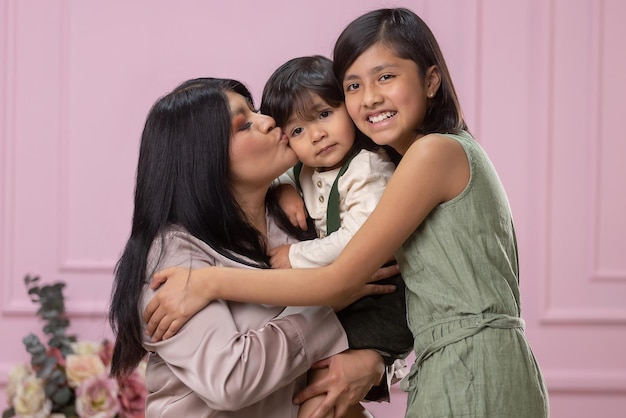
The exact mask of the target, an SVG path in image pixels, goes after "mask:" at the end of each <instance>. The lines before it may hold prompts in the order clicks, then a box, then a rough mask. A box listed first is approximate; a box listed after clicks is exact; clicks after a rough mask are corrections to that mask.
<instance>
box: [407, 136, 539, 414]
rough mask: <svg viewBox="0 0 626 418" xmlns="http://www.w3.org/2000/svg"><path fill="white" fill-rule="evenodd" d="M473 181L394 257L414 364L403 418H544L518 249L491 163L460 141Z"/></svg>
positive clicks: (475, 148)
mask: <svg viewBox="0 0 626 418" xmlns="http://www.w3.org/2000/svg"><path fill="white" fill-rule="evenodd" d="M447 136H449V137H450V138H452V139H454V140H456V141H458V142H459V143H460V144H461V145H462V146H463V149H464V150H465V153H466V155H467V158H468V161H469V165H470V179H469V183H468V185H467V187H466V188H465V190H464V191H463V192H461V194H460V195H458V196H457V197H455V198H454V199H452V200H450V201H448V202H445V203H443V204H441V205H439V206H437V207H436V208H435V209H434V210H433V211H432V212H431V213H430V214H429V215H428V217H427V218H426V219H425V220H424V222H423V223H422V224H421V225H420V226H419V228H418V229H417V230H416V231H415V232H414V233H413V234H412V235H411V237H409V239H408V240H407V241H406V242H405V243H404V244H403V245H402V247H401V248H400V249H399V250H398V251H397V252H396V258H397V260H398V263H399V265H400V267H401V271H402V276H403V277H404V280H405V282H406V298H407V317H408V324H409V327H410V328H411V331H412V332H413V336H414V337H415V341H414V350H415V355H416V361H415V363H414V364H413V366H412V368H411V372H410V373H409V375H408V377H407V378H405V380H404V381H403V384H402V386H403V389H404V390H406V391H408V392H409V393H408V404H407V412H406V417H411V418H413V417H419V418H434V417H496V418H503V417H528V418H542V417H547V416H548V414H549V412H548V395H547V391H546V387H545V383H544V380H543V377H542V374H541V371H540V369H539V367H538V365H537V362H536V360H535V358H534V355H533V353H532V351H531V349H530V346H529V345H528V342H527V340H526V337H525V335H524V323H523V321H522V319H521V318H520V297H519V281H518V258H517V242H516V238H515V231H514V228H513V221H512V216H511V210H510V208H509V203H508V200H507V197H506V194H505V192H504V189H503V187H502V184H501V183H500V180H499V178H498V175H497V173H496V171H495V169H494V167H493V165H492V164H491V162H490V161H489V158H488V157H487V155H486V154H485V152H484V151H483V150H482V148H481V147H480V145H479V144H478V143H477V142H475V141H474V139H473V138H472V137H471V136H470V135H469V134H468V133H467V132H461V134H459V135H447Z"/></svg>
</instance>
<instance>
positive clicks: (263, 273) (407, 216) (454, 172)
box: [147, 135, 470, 333]
mask: <svg viewBox="0 0 626 418" xmlns="http://www.w3.org/2000/svg"><path fill="white" fill-rule="evenodd" d="M469 174H470V172H469V164H468V161H467V157H466V155H465V152H464V150H463V148H462V146H461V145H460V144H459V143H458V142H456V141H455V140H453V139H450V138H447V137H444V136H440V135H427V136H425V137H423V138H421V139H419V140H417V141H416V142H415V143H413V145H411V146H410V147H409V149H408V150H407V152H406V154H405V155H404V157H403V158H402V161H401V162H400V164H399V165H398V167H397V169H396V171H395V173H394V175H393V176H392V178H391V180H390V181H389V184H388V186H387V188H386V190H385V192H384V193H383V196H382V197H381V200H380V202H379V203H378V205H377V207H376V209H375V210H374V211H373V212H372V214H371V215H370V217H369V218H368V219H367V221H366V222H365V223H364V224H363V226H362V227H361V228H360V229H359V231H358V232H357V233H356V234H355V236H354V238H353V239H352V240H350V242H349V243H348V245H347V246H346V248H345V249H344V250H343V251H342V252H341V254H340V255H339V257H338V258H337V260H335V261H334V262H333V263H332V264H330V265H328V266H325V267H320V268H311V269H290V270H270V269H268V270H247V269H233V268H226V267H214V268H207V269H202V270H195V271H193V273H192V274H191V276H190V278H189V281H190V282H189V286H191V287H192V289H193V292H189V293H193V294H194V296H195V297H201V298H203V299H204V300H205V303H206V301H209V300H214V299H226V300H236V301H240V302H254V303H266V304H272V305H336V306H340V305H342V304H345V303H346V301H353V300H356V299H358V298H359V297H361V296H364V295H365V294H368V293H367V292H369V294H372V293H376V290H374V291H372V289H368V288H367V287H364V284H366V283H368V282H369V281H371V280H372V279H371V278H372V275H373V273H374V272H375V271H376V270H377V269H378V267H379V266H381V265H383V264H384V263H385V261H387V260H388V259H389V258H390V257H391V255H392V254H393V252H394V251H395V250H396V249H397V248H398V247H400V245H401V244H402V243H403V242H404V241H405V240H406V239H407V238H408V237H409V236H410V235H411V234H412V233H413V232H414V231H415V230H416V229H417V227H418V226H419V225H420V224H421V223H422V221H423V220H424V219H425V218H426V216H428V214H429V213H430V212H431V210H432V209H433V208H435V207H436V206H437V205H439V204H440V203H443V202H446V201H448V200H450V199H452V198H454V197H455V196H457V195H458V194H459V193H461V191H463V189H464V188H465V187H466V185H467V183H468V181H469ZM167 274H168V273H167V272H165V273H159V274H157V276H156V277H157V278H158V277H159V275H161V278H163V276H165V277H167ZM370 286H373V285H370ZM364 289H366V290H364ZM379 293H380V292H379ZM151 309H152V310H151V312H149V313H150V314H151V315H147V317H148V318H150V320H149V327H152V329H157V326H159V325H158V324H159V323H160V322H161V320H162V319H163V320H164V323H163V324H161V325H160V327H161V330H160V331H162V332H163V333H165V332H166V331H167V329H168V327H169V323H171V322H172V318H169V317H168V315H169V314H168V313H167V312H166V311H165V310H164V309H161V307H156V308H155V307H154V305H153V306H152V307H151ZM152 314H153V315H152ZM168 321H169V322H168Z"/></svg>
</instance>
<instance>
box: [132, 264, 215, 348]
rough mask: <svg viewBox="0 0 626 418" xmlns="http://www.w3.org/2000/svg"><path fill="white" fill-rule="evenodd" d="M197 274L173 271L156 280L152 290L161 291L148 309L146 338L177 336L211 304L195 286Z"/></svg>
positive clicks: (161, 272) (145, 312) (162, 272)
mask: <svg viewBox="0 0 626 418" xmlns="http://www.w3.org/2000/svg"><path fill="white" fill-rule="evenodd" d="M194 272H195V270H191V269H189V268H183V267H171V268H168V269H165V270H161V271H159V272H157V273H156V274H155V275H154V276H153V277H152V283H151V284H150V288H152V289H157V288H159V290H158V292H156V294H155V295H154V297H153V298H152V300H150V302H149V303H148V305H147V306H146V309H145V310H144V313H143V320H144V321H145V322H146V323H147V328H146V334H147V335H148V336H150V337H152V339H153V341H160V340H165V339H167V338H170V337H171V336H173V335H175V334H176V333H177V332H178V330H179V329H180V327H182V326H183V325H184V324H185V322H187V321H188V320H189V318H191V317H192V316H194V315H195V314H196V313H198V312H199V311H200V310H201V309H202V308H204V307H205V306H206V305H208V304H209V302H210V301H211V300H210V299H208V298H207V297H206V296H205V295H204V292H203V291H202V289H200V288H198V286H194V283H195V279H194ZM196 274H197V273H196ZM196 279H197V278H196Z"/></svg>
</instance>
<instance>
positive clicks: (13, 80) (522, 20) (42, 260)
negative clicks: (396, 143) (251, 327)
mask: <svg viewBox="0 0 626 418" xmlns="http://www.w3.org/2000/svg"><path fill="white" fill-rule="evenodd" d="M381 6H406V7H409V8H411V9H413V10H415V11H416V12H417V13H418V14H420V15H421V16H422V17H423V18H424V19H425V20H426V21H427V22H428V23H429V24H430V26H431V28H432V29H433V31H434V32H435V34H436V36H437V37H438V39H439V41H440V43H441V46H442V49H443V51H444V54H445V55H446V57H447V59H448V64H449V66H450V69H451V72H452V75H453V78H454V80H455V83H456V86H457V89H458V91H459V94H460V96H461V101H462V103H463V105H464V107H465V112H466V116H467V119H468V122H469V125H470V127H471V129H472V131H473V132H474V134H475V135H476V136H477V138H478V139H479V141H480V142H481V143H483V145H484V146H485V147H486V149H487V150H488V152H489V153H490V155H491V157H492V159H493V160H494V163H495V165H496V167H497V168H498V170H499V172H500V175H501V177H502V180H503V182H504V184H505V186H506V187H507V190H508V193H509V197H510V200H511V204H512V207H513V212H514V216H515V220H516V224H517V230H518V236H519V244H520V254H521V255H520V257H521V272H522V275H521V283H522V284H521V286H522V303H523V316H524V317H525V319H526V322H527V334H528V337H529V339H530V341H531V343H532V344H533V347H534V350H535V352H536V355H537V358H538V360H539V362H540V364H541V366H542V367H543V370H544V372H545V376H546V379H547V383H548V387H549V391H550V395H551V409H552V416H553V417H556V418H564V417H568V418H586V417H590V416H602V417H608V418H610V417H623V416H624V411H625V410H626V355H624V353H625V352H626V259H625V258H624V256H623V252H624V244H623V237H624V236H626V220H625V217H624V213H626V193H625V190H626V189H625V181H624V179H626V165H625V164H624V163H623V159H624V156H626V141H624V139H625V138H624V133H623V126H622V125H623V120H624V110H623V109H624V105H623V98H624V97H626V48H624V45H623V43H624V40H625V39H626V29H625V28H624V24H623V22H624V21H625V20H626V3H625V2H623V1H621V0H527V1H501V0H456V1H453V0H449V1H445V2H442V1H437V0H415V1H385V0H383V1H381V0H351V1H341V2H337V1H335V0H316V1H309V2H294V1H289V0H273V1H266V2H257V1H255V0H248V1H240V2H220V3H219V5H218V4H215V3H214V2H205V1H200V0H198V1H191V0H179V1H177V2H167V1H163V0H161V1H154V0H142V1H132V2H127V1H120V0H115V1H107V2H103V1H95V0H84V1H71V0H0V97H1V100H0V179H1V180H0V196H1V197H2V200H1V204H0V237H1V238H0V292H1V293H0V335H2V340H3V344H2V348H1V349H0V390H3V389H4V386H5V385H6V381H7V373H8V370H9V368H10V367H11V366H12V365H13V364H15V363H16V362H18V361H24V360H26V358H27V356H26V353H25V351H24V349H23V346H22V343H21V338H22V337H23V336H24V335H25V334H26V333H27V332H30V331H31V330H32V331H37V330H39V329H40V325H39V324H38V323H37V322H36V321H35V319H34V317H33V312H34V306H33V305H32V304H31V303H30V301H29V300H28V298H27V297H26V294H25V291H24V287H23V285H22V278H23V277H24V275H25V274H27V273H31V274H39V275H41V276H42V277H43V278H44V279H45V280H48V281H56V280H64V281H66V282H67V283H68V288H67V291H66V294H67V304H68V309H69V311H70V313H71V318H72V323H73V328H72V331H74V332H75V333H78V334H79V335H80V336H81V337H82V338H92V339H98V338H102V337H103V336H108V335H110V331H109V329H108V326H107V325H106V321H105V317H104V312H105V310H106V306H107V302H108V298H109V293H110V286H111V280H112V271H113V266H114V263H115V261H116V259H117V258H118V256H119V254H120V250H121V248H122V245H123V243H124V242H125V239H126V237H127V235H128V232H129V224H130V216H131V209H132V207H131V205H132V202H131V199H132V189H133V176H134V170H135V163H136V159H137V149H138V140H139V135H140V131H141V129H142V124H143V121H144V117H145V115H146V113H147V111H148V108H149V106H150V105H151V104H152V103H153V101H154V100H155V99H156V98H157V97H158V96H159V95H161V94H163V93H165V92H166V91H167V90H169V89H171V88H172V87H174V86H175V85H176V84H177V83H178V82H180V81H182V80H184V79H187V78H191V77H196V76H205V75H207V76H227V77H231V78H236V79H241V80H243V81H245V82H246V83H247V84H248V85H249V86H250V87H251V89H252V91H253V92H254V94H255V96H256V97H257V99H258V98H259V97H260V92H261V90H262V87H263V83H264V81H265V80H266V79H267V77H268V76H269V75H270V74H271V72H272V71H273V70H274V69H275V68H276V67H277V66H278V65H280V64H281V63H283V62H284V61H285V60H287V59H289V58H292V57H294V56H297V55H309V54H316V53H319V54H324V55H330V52H331V49H332V45H333V43H334V40H335V38H336V37H337V35H338V34H339V32H340V31H341V29H342V28H343V27H344V26H345V25H346V24H347V23H348V22H349V21H351V20H352V19H353V18H355V17H356V16H358V15H360V14H362V13H363V12H365V11H367V10H369V9H373V8H378V7H381ZM396 390H397V392H396V393H394V402H393V403H392V404H391V405H388V404H384V405H375V406H374V407H373V408H372V409H373V410H375V411H377V412H378V416H379V417H385V418H388V417H389V418H394V417H401V416H402V415H403V398H404V395H403V394H402V393H401V392H399V389H397V388H396ZM3 407H4V397H3V396H0V408H3Z"/></svg>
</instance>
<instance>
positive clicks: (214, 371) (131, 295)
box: [109, 78, 383, 417]
mask: <svg viewBox="0 0 626 418" xmlns="http://www.w3.org/2000/svg"><path fill="white" fill-rule="evenodd" d="M295 162H296V156H295V154H294V152H293V151H292V150H291V149H290V148H289V147H288V145H287V140H286V138H285V137H284V136H283V135H282V132H281V130H280V128H277V127H276V126H275V123H274V120H273V119H272V118H270V117H268V116H263V115H261V114H259V113H257V112H255V110H254V108H253V105H252V97H251V95H250V93H249V91H248V90H247V89H246V88H245V87H244V86H243V85H242V84H241V83H239V82H237V81H234V80H225V79H209V78H202V79H194V80H189V81H187V82H185V83H183V84H181V85H180V86H178V87H177V88H176V89H175V90H174V91H172V92H171V93H169V94H167V95H166V96H164V97H162V98H161V99H159V100H158V101H157V102H156V103H155V104H154V106H153V107H152V109H151V110H150V112H149V114H148V117H147V120H146V124H145V128H144V131H143V135H142V139H141V148H140V153H139V163H138V168H137V183H136V188H135V208H134V214H133V223H132V231H131V235H130V238H129V240H128V242H127V244H126V247H125V249H124V252H123V255H122V257H121V259H120V260H119V263H118V265H117V269H116V277H115V284H114V291H113V296H112V303H111V307H110V312H109V319H110V322H111V324H112V327H113V329H114V331H115V332H116V335H117V340H116V344H115V350H114V355H113V362H112V370H111V373H112V374H113V375H121V374H124V373H128V372H130V371H132V370H133V369H134V368H135V367H136V366H137V364H138V363H139V361H140V360H141V359H142V358H143V357H144V355H145V354H146V352H150V353H151V354H150V357H149V361H148V367H147V374H148V376H147V384H148V390H149V395H148V399H147V407H146V414H147V416H151V417H153V416H164V417H170V416H171V417H181V416H194V417H255V416H276V417H291V416H293V417H295V416H296V414H297V406H295V405H294V404H293V403H292V397H293V396H294V394H295V393H296V392H297V391H298V390H300V389H302V388H303V387H304V384H305V380H304V379H305V377H304V374H305V372H306V371H307V370H308V369H309V368H310V367H311V365H312V364H313V363H314V362H316V361H318V360H320V359H323V358H326V357H328V356H332V355H335V354H337V353H340V352H342V351H344V350H346V349H347V348H348V345H347V341H346V337H345V334H344V332H343V329H342V328H341V325H340V324H339V322H338V320H337V318H336V316H335V314H334V313H333V311H332V310H331V309H330V308H327V307H315V308H300V309H295V308H291V314H287V312H286V311H284V308H283V307H276V306H267V305H258V304H243V303H234V302H227V301H223V300H217V301H215V302H213V303H211V304H209V305H208V306H207V307H206V308H204V309H203V310H202V311H200V312H199V313H198V314H197V315H195V316H194V317H193V318H191V320H189V322H188V323H187V324H185V326H184V327H183V328H182V329H181V330H180V332H179V333H178V334H177V335H176V336H174V337H172V338H170V339H168V340H166V341H159V342H154V341H152V340H150V338H149V337H147V336H146V335H145V329H144V328H145V327H144V324H143V323H142V321H141V318H140V312H142V311H143V310H144V308H145V306H146V304H147V303H148V302H149V301H150V299H151V298H152V297H153V295H154V293H155V291H153V290H151V289H149V287H148V285H147V278H149V277H151V276H152V274H153V273H154V272H155V271H157V270H159V269H161V268H163V267H164V266H176V265H178V266H186V267H202V266H208V265H219V266H234V267H235V266H236V267H247V268H268V267H269V258H268V256H267V255H266V252H267V249H268V248H270V247H275V246H278V245H281V244H286V243H289V242H293V240H294V237H295V236H297V234H298V232H297V230H295V229H294V228H293V227H291V226H290V223H289V222H288V221H287V220H286V218H285V217H284V215H283V214H282V212H281V211H280V209H278V206H277V205H276V204H275V199H274V196H273V195H272V193H271V190H270V184H271V183H272V181H273V180H274V179H275V178H276V177H277V176H278V175H280V174H281V173H283V172H284V171H285V170H286V169H287V168H288V167H290V166H292V165H293V164H294V163H295ZM287 310H289V309H287ZM333 361H335V362H337V363H338V364H342V365H343V366H345V367H348V366H349V365H351V364H355V363H356V364H359V367H358V369H356V370H353V371H354V373H353V374H352V375H351V377H352V378H353V379H354V380H358V382H361V383H357V382H354V381H350V379H347V380H341V379H339V380H337V382H336V384H337V385H344V388H345V387H347V386H350V387H351V388H352V390H353V391H354V392H359V395H355V396H360V395H361V394H362V393H363V392H366V391H367V389H368V388H369V387H370V386H371V385H372V384H375V383H376V382H377V381H378V380H380V378H381V376H382V372H383V363H382V359H381V358H380V356H379V355H378V354H376V353H374V352H373V351H369V350H362V351H349V352H347V353H345V354H342V355H340V356H337V357H336V358H334V360H333ZM363 365H365V367H363ZM344 407H345V406H341V408H344ZM338 408H339V406H338Z"/></svg>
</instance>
